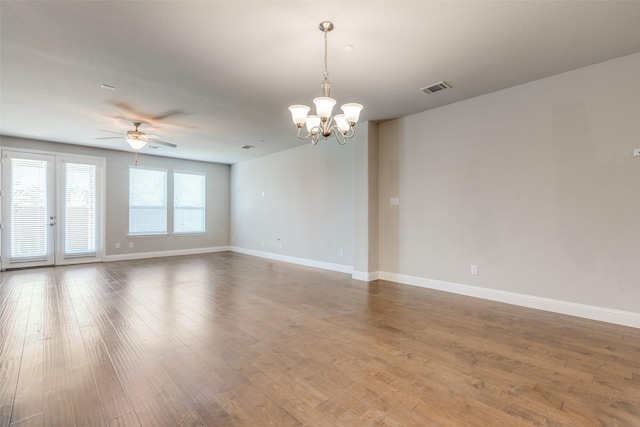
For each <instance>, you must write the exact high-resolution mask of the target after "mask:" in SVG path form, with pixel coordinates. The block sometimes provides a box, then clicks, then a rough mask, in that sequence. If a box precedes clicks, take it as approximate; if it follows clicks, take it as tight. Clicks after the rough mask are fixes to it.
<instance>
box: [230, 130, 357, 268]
mask: <svg viewBox="0 0 640 427" xmlns="http://www.w3.org/2000/svg"><path fill="white" fill-rule="evenodd" d="M352 144H353V141H349V142H347V145H344V146H341V145H339V144H338V143H337V142H335V141H334V140H331V139H329V140H326V141H325V140H321V141H320V142H319V143H318V145H316V146H313V145H311V144H309V143H307V144H305V145H302V146H300V147H297V148H294V149H290V150H286V151H281V152H279V153H275V154H272V155H269V156H265V157H260V158H257V159H253V160H248V161H244V162H240V163H236V164H234V165H232V167H231V195H232V196H231V230H232V231H231V235H232V242H231V244H232V246H235V247H238V248H242V249H247V250H251V251H259V252H268V253H272V254H276V255H280V256H285V257H294V258H301V259H305V260H313V261H319V262H324V263H333V264H341V265H348V266H351V265H352V263H353V145H352ZM263 192H264V197H263ZM278 238H280V242H281V244H282V247H278V241H277V239H278ZM262 242H264V246H263V245H262ZM341 249H342V250H343V251H344V252H343V253H344V255H343V256H340V250H341Z"/></svg>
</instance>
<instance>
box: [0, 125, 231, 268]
mask: <svg viewBox="0 0 640 427" xmlns="http://www.w3.org/2000/svg"><path fill="white" fill-rule="evenodd" d="M0 146H1V147H2V148H15V149H31V150H42V151H49V152H58V153H69V154H78V155H85V156H95V157H104V158H105V159H106V218H105V221H106V254H107V256H110V255H127V254H140V253H149V252H163V251H180V250H184V251H189V250H196V249H205V248H217V247H225V246H228V245H229V224H230V220H229V215H230V211H229V170H230V168H229V166H228V165H223V164H216V163H206V162H196V161H191V160H180V159H170V158H166V157H160V156H150V155H139V156H138V165H139V166H140V167H150V168H157V169H166V170H168V171H174V170H176V171H181V172H199V173H205V174H206V192H207V194H206V197H207V214H206V215H207V217H206V226H207V233H206V234H203V235H176V236H173V235H171V234H169V235H168V236H162V237H133V238H130V237H128V236H127V235H128V226H129V199H128V198H129V190H128V186H129V166H130V165H133V164H134V155H133V153H131V152H124V151H115V150H103V149H99V148H89V147H81V146H77V145H70V144H58V143H52V142H44V141H35V140H28V139H19V138H12V137H7V136H3V137H1V138H0ZM167 190H168V194H167V196H168V201H171V200H172V195H173V180H172V177H171V175H169V176H168V189H167ZM169 205H170V206H171V204H169ZM172 215H173V213H172V212H171V209H169V233H171V224H172ZM116 242H119V243H120V249H116V248H115V244H116ZM129 242H133V243H134V247H133V248H129Z"/></svg>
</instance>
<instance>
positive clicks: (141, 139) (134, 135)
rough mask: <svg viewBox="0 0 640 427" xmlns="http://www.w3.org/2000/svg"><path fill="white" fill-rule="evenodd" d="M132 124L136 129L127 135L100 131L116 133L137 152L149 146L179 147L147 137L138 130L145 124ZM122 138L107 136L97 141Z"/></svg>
mask: <svg viewBox="0 0 640 427" xmlns="http://www.w3.org/2000/svg"><path fill="white" fill-rule="evenodd" d="M131 123H132V124H133V126H134V127H135V128H136V129H135V130H130V131H127V133H120V132H114V131H111V130H106V129H99V130H100V131H102V132H109V133H116V134H118V135H122V136H124V139H125V141H127V143H128V144H129V146H130V147H131V149H132V150H133V151H135V152H138V151H140V150H142V149H143V148H145V147H146V146H147V145H149V144H152V145H162V146H165V147H170V148H176V147H177V145H176V144H172V143H170V142H164V141H160V140H157V139H155V137H156V135H147V134H146V133H144V132H142V131H139V130H138V128H139V127H140V126H142V125H143V122H131ZM122 136H107V137H101V138H96V139H117V138H122Z"/></svg>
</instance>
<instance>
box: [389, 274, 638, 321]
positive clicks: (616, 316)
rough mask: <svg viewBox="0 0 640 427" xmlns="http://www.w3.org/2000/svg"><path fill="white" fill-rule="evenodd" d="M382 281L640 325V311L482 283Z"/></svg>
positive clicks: (411, 278)
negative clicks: (499, 288) (493, 286)
mask: <svg viewBox="0 0 640 427" xmlns="http://www.w3.org/2000/svg"><path fill="white" fill-rule="evenodd" d="M379 278H380V279H381V280H388V281H392V282H397V283H402V284H405V285H413V286H420V287H423V288H429V289H436V290H439V291H445V292H451V293H454V294H460V295H467V296H471V297H476V298H482V299H486V300H491V301H498V302H504V303H507V304H513V305H519V306H522V307H528V308H535V309H538V310H545V311H551V312H553V313H560V314H567V315H570V316H576V317H582V318H585V319H591V320H599V321H601V322H608V323H614V324H617V325H624V326H631V327H633V328H640V313H635V312H630V311H622V310H615V309H611V308H606V307H598V306H593V305H586V304H579V303H574V302H569V301H562V300H555V299H551V298H542V297H536V296H531V295H525V294H518V293H515V292H507V291H501V290H496V289H488V288H481V287H478V286H470V285H462V284H459V283H451V282H444V281H442V280H433V279H426V278H422V277H415V276H409V275H406V274H396V273H387V272H383V271H381V272H380V273H379Z"/></svg>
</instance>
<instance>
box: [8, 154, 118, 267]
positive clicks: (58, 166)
mask: <svg viewBox="0 0 640 427" xmlns="http://www.w3.org/2000/svg"><path fill="white" fill-rule="evenodd" d="M5 152H11V153H16V154H20V153H22V154H25V155H27V156H29V155H32V156H33V155H48V156H52V157H53V168H54V172H53V174H54V183H53V186H54V196H53V198H54V200H53V204H54V208H53V212H54V214H55V217H56V223H57V224H56V226H54V228H55V230H54V232H53V235H54V248H53V254H54V255H53V256H54V258H53V260H54V262H53V265H69V264H83V263H91V262H104V260H105V246H106V241H105V238H106V218H105V214H106V203H105V200H106V159H105V158H104V157H98V156H85V155H77V154H68V153H60V152H53V151H44V150H32V149H23V148H15V147H1V148H0V159H2V163H0V189H1V190H2V191H0V224H2V227H0V259H1V267H2V270H4V269H6V268H10V269H11V268H24V267H29V266H33V267H37V266H39V265H35V264H33V265H18V263H16V266H15V267H13V266H11V265H10V260H9V259H5V256H6V257H9V256H10V254H5V253H4V252H3V249H4V246H5V238H6V233H5V231H6V227H9V224H8V223H5V218H4V215H3V214H4V210H5V205H4V202H5V197H6V196H5V193H4V190H5V188H4V186H5V183H4V182H3V177H4V167H5V165H4V157H5V156H4V154H5ZM65 162H68V163H79V164H91V165H95V166H96V236H95V238H96V253H95V255H93V256H72V257H65V254H64V240H63V237H64V236H63V231H64V224H63V223H62V221H64V198H63V194H64V175H63V171H64V169H63V164H64V163H65ZM43 265H44V264H43ZM48 265H49V264H48Z"/></svg>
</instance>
